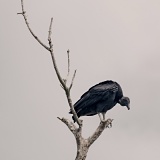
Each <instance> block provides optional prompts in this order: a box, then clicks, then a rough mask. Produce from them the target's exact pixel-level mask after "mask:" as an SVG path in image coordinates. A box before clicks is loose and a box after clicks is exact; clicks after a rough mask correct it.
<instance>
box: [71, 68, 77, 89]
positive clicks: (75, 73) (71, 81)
mask: <svg viewBox="0 0 160 160" xmlns="http://www.w3.org/2000/svg"><path fill="white" fill-rule="evenodd" d="M76 72H77V70H75V71H74V74H73V77H72V81H71V84H70V86H69V90H71V88H72V86H73V82H74V79H75V76H76Z"/></svg>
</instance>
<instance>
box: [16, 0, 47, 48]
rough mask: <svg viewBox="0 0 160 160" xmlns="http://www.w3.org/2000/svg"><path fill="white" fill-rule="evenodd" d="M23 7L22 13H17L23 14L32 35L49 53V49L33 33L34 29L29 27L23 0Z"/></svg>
mask: <svg viewBox="0 0 160 160" xmlns="http://www.w3.org/2000/svg"><path fill="white" fill-rule="evenodd" d="M21 6H22V13H17V14H22V15H23V17H24V20H25V23H26V25H27V27H28V29H29V31H30V33H31V34H32V36H33V37H34V38H35V39H36V40H37V41H38V42H39V43H40V44H41V45H42V46H43V47H44V48H46V49H47V50H48V51H49V47H47V46H46V45H45V44H44V43H43V42H42V41H41V40H40V39H39V38H38V37H37V36H36V35H35V34H34V32H33V31H32V29H31V28H30V26H29V23H28V20H27V16H26V11H24V2H23V0H21Z"/></svg>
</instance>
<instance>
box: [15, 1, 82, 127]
mask: <svg viewBox="0 0 160 160" xmlns="http://www.w3.org/2000/svg"><path fill="white" fill-rule="evenodd" d="M21 6H22V13H17V14H22V15H23V17H24V20H25V23H26V25H27V27H28V29H29V31H30V33H31V34H32V36H33V37H34V38H35V39H36V40H37V41H38V42H39V43H40V44H41V45H42V46H43V47H44V48H46V49H47V50H48V51H49V52H50V54H51V57H52V62H53V66H54V69H55V72H56V74H57V77H58V80H59V81H60V83H61V85H62V88H63V89H64V91H65V93H66V96H67V100H68V103H69V106H70V109H71V111H72V113H73V116H74V118H75V121H76V122H77V124H78V125H79V127H81V125H82V121H80V120H79V119H78V117H77V114H76V112H75V110H74V107H73V105H72V100H71V97H70V89H69V88H68V87H67V86H66V83H65V82H64V80H63V78H62V77H61V75H60V72H59V70H58V67H57V63H56V59H55V56H54V52H53V43H52V39H51V34H52V23H53V18H51V22H50V26H49V32H48V42H49V47H47V46H46V45H45V44H43V43H42V42H41V41H40V39H39V38H38V37H37V36H36V35H35V34H34V33H33V31H32V29H31V28H30V26H29V23H28V20H27V16H26V12H25V11H24V2H23V0H21Z"/></svg>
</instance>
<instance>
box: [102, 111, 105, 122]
mask: <svg viewBox="0 0 160 160" xmlns="http://www.w3.org/2000/svg"><path fill="white" fill-rule="evenodd" d="M102 116H103V121H105V113H102Z"/></svg>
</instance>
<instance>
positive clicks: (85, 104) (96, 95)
mask: <svg viewBox="0 0 160 160" xmlns="http://www.w3.org/2000/svg"><path fill="white" fill-rule="evenodd" d="M117 91H118V86H117V85H116V84H115V83H114V82H112V81H106V82H105V83H99V84H97V85H95V86H93V87H91V88H90V89H89V90H88V91H87V92H86V93H84V94H83V95H82V96H81V98H80V99H79V100H78V101H77V102H76V103H75V104H74V108H75V111H76V112H77V113H78V112H80V111H81V110H88V111H89V110H90V107H93V106H94V105H95V104H97V103H100V102H101V101H104V100H107V99H109V98H110V97H111V96H112V95H113V94H114V93H116V92H117Z"/></svg>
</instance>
